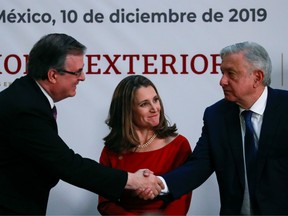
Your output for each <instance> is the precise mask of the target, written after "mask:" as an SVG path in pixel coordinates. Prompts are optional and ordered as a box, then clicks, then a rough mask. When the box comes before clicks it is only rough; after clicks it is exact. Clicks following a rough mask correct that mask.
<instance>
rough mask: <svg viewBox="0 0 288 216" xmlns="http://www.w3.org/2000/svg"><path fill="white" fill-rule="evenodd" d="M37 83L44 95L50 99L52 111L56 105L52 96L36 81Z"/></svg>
mask: <svg viewBox="0 0 288 216" xmlns="http://www.w3.org/2000/svg"><path fill="white" fill-rule="evenodd" d="M35 82H36V83H37V85H38V86H39V88H40V89H41V91H42V92H43V94H44V95H45V96H46V98H47V99H48V101H49V104H50V106H51V109H52V108H53V107H54V105H55V104H54V101H53V99H52V98H51V97H50V95H49V94H48V93H47V92H46V91H45V89H44V88H43V87H42V86H41V85H40V84H39V83H38V82H37V81H35Z"/></svg>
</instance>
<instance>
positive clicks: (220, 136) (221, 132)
mask: <svg viewBox="0 0 288 216" xmlns="http://www.w3.org/2000/svg"><path fill="white" fill-rule="evenodd" d="M220 55H221V58H222V63H221V70H222V78H221V80H220V85H221V86H222V88H223V91H224V96H225V99H223V100H220V101H219V102H217V103H215V104H214V105H212V106H210V107H208V108H207V109H206V110H205V113H204V117H203V121H204V126H203V128H202V134H201V137H200V139H199V141H198V142H197V145H196V147H195V149H194V152H193V153H192V156H191V158H190V159H189V161H188V162H187V163H186V164H185V165H184V166H182V167H180V168H178V169H175V170H174V171H172V172H171V173H168V174H166V175H164V176H163V177H164V179H165V181H166V183H167V186H168V189H169V192H170V196H171V197H172V198H174V199H175V198H178V197H180V196H181V195H182V194H184V193H187V192H189V191H191V190H193V189H195V188H197V187H198V186H200V185H201V184H202V183H203V182H204V181H205V180H206V179H207V178H208V177H209V176H210V175H211V174H212V173H213V172H214V171H215V173H216V176H217V181H218V185H219V191H220V200H221V210H220V214H222V215H240V214H245V215H253V214H257V215H276V214H282V215H288V184H287V182H288V92H287V91H284V90H276V89H272V88H271V87H269V84H270V74H271V68H272V66H271V60H270V57H269V55H268V53H267V52H266V50H265V49H264V48H263V47H262V46H260V45H258V44H256V43H253V42H243V43H238V44H234V45H231V46H228V47H226V48H224V49H223V50H222V51H221V53H220ZM244 110H250V111H249V112H250V113H251V114H252V117H251V122H252V124H251V122H250V120H248V119H247V120H246V119H244V117H243V116H242V115H243V114H242V112H243V111H244ZM244 112H247V111H244ZM248 122H250V123H249V124H248ZM251 125H252V126H251ZM249 128H251V131H252V132H251V134H252V136H251V137H252V140H251V141H248V139H247V134H248V131H249ZM245 137H246V138H245ZM248 143H252V145H251V146H247V144H248ZM249 149H251V150H252V151H250V152H249Z"/></svg>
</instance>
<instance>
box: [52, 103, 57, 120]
mask: <svg viewBox="0 0 288 216" xmlns="http://www.w3.org/2000/svg"><path fill="white" fill-rule="evenodd" d="M52 113H53V117H54V119H55V120H56V119H57V109H56V106H54V107H53V108H52Z"/></svg>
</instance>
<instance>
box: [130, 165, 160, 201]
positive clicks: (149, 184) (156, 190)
mask: <svg viewBox="0 0 288 216" xmlns="http://www.w3.org/2000/svg"><path fill="white" fill-rule="evenodd" d="M164 188H165V187H164V184H163V182H162V181H161V180H160V178H158V177H157V176H155V175H154V174H153V172H152V171H151V170H149V169H140V170H138V171H137V172H135V173H128V180H127V183H126V186H125V189H129V190H135V192H136V195H137V196H138V197H140V198H142V199H144V200H148V199H154V198H155V197H156V196H158V195H159V194H160V192H161V190H162V189H164Z"/></svg>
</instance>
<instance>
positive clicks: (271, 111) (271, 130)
mask: <svg viewBox="0 0 288 216" xmlns="http://www.w3.org/2000/svg"><path fill="white" fill-rule="evenodd" d="M276 97H277V95H275V92H274V91H273V89H271V88H268V98H267V104H266V108H265V111H264V116H263V122H262V127H261V133H260V138H259V148H258V161H257V174H258V175H257V176H258V178H260V173H261V171H262V170H263V166H264V164H265V159H266V157H267V154H268V152H269V149H270V148H271V145H273V141H272V140H273V137H274V135H275V133H276V129H277V126H278V125H279V123H278V122H279V121H280V119H281V115H280V114H281V113H282V112H278V111H277V110H278V108H279V104H278V102H277V100H275V98H276Z"/></svg>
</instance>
